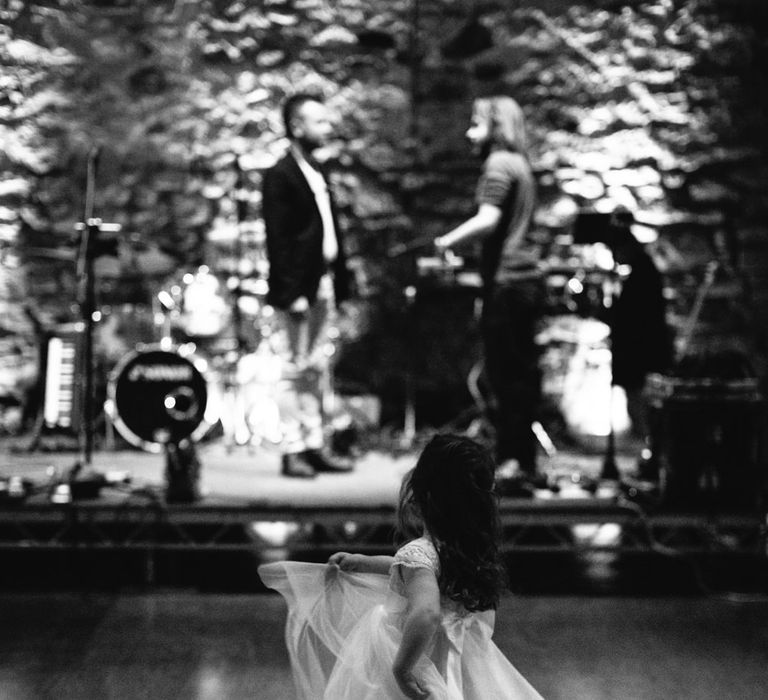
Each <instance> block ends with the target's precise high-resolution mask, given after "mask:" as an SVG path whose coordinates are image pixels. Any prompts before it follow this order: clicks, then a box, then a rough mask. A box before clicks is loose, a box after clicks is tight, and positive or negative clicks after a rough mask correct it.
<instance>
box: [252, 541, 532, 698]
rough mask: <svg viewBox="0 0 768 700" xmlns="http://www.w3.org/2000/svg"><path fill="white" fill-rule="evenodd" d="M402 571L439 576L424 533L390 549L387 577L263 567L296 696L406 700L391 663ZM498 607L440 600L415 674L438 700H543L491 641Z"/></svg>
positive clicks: (399, 624) (320, 567)
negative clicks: (280, 619)
mask: <svg viewBox="0 0 768 700" xmlns="http://www.w3.org/2000/svg"><path fill="white" fill-rule="evenodd" d="M403 567H409V568H426V569H429V570H430V571H432V572H433V573H434V574H435V576H437V574H438V567H439V559H438V556H437V551H436V550H435V547H434V545H433V544H432V542H431V541H430V540H429V539H428V538H426V537H421V538H419V539H416V540H413V541H412V542H409V543H408V544H406V545H405V546H403V547H401V548H400V549H399V550H398V552H397V554H396V555H395V558H394V562H393V564H392V567H391V569H390V572H389V576H386V575H382V574H359V573H346V572H342V571H340V570H339V569H338V568H337V567H334V566H327V565H325V564H305V563H301V562H278V563H275V564H265V565H263V566H261V567H259V575H260V576H261V579H262V581H263V582H264V584H265V585H266V586H268V587H270V588H274V589H275V590H277V591H278V592H279V593H280V594H281V595H282V596H283V597H284V598H285V600H286V602H287V604H288V619H287V623H286V629H285V640H286V644H287V646H288V654H289V656H290V660H291V669H292V672H293V678H294V683H295V685H296V692H297V695H298V697H299V698H300V699H301V700H320V699H321V698H323V699H325V700H389V699H390V698H391V699H393V700H394V699H397V700H402V699H403V698H405V696H404V695H403V694H402V692H401V691H400V689H399V688H398V687H397V684H396V683H395V679H394V676H393V674H392V665H393V663H394V660H395V655H396V654H397V650H398V648H399V646H400V641H401V639H402V629H403V622H404V613H405V609H406V599H405V597H404V587H403V579H402V571H401V569H402V568H403ZM494 617H495V616H494V612H493V611H486V612H480V613H469V612H467V611H466V610H465V609H464V608H463V607H461V606H459V605H457V604H455V603H453V602H452V601H448V600H443V602H442V620H441V624H440V627H439V629H438V632H437V633H436V634H435V636H434V637H433V640H432V642H431V645H430V648H429V650H428V654H427V655H425V656H424V657H423V658H422V661H421V662H420V663H419V664H417V677H418V678H419V680H420V681H421V682H422V683H423V685H425V686H426V687H427V688H428V689H429V691H430V698H434V699H435V700H502V699H503V700H541V696H540V695H539V694H538V693H537V692H536V691H535V690H534V689H533V687H532V686H531V685H530V684H529V683H528V681H526V680H525V678H523V676H522V675H521V674H520V673H519V672H518V671H517V670H516V669H515V667H514V666H512V664H511V663H510V662H509V661H508V660H507V659H506V657H505V656H504V655H503V654H502V653H501V651H500V650H499V649H498V647H497V646H496V645H495V644H494V643H493V641H492V640H491V634H492V633H493V625H494Z"/></svg>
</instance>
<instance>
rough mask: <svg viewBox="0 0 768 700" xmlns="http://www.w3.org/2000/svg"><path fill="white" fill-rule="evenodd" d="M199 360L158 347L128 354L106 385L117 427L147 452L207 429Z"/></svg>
mask: <svg viewBox="0 0 768 700" xmlns="http://www.w3.org/2000/svg"><path fill="white" fill-rule="evenodd" d="M198 365H200V366H202V363H201V361H200V360H198V361H197V362H195V360H194V358H193V357H191V356H186V357H183V356H182V355H179V354H177V353H175V352H170V351H168V350H162V349H154V348H149V349H143V350H137V351H135V352H133V353H131V354H129V355H127V356H126V357H125V359H124V360H123V361H122V362H121V363H120V364H118V365H117V367H115V369H114V371H113V373H112V375H111V377H110V381H109V386H108V400H107V411H108V413H109V415H110V417H111V418H112V422H113V423H114V425H115V428H117V431H118V432H119V433H120V434H121V435H122V436H123V437H124V438H125V439H126V440H127V441H128V442H130V443H131V444H133V445H136V446H137V447H141V448H142V449H144V450H147V451H149V452H161V451H162V449H163V445H164V444H165V443H168V442H173V443H176V444H178V443H179V442H180V441H181V440H184V439H185V438H191V439H192V440H196V439H199V438H200V437H202V436H203V435H204V434H205V432H206V431H207V430H208V428H209V426H208V425H207V423H205V413H206V408H207V406H208V389H207V382H206V379H205V377H204V376H203V374H202V372H201V370H200V369H199V368H198Z"/></svg>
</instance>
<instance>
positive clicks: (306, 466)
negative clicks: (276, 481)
mask: <svg viewBox="0 0 768 700" xmlns="http://www.w3.org/2000/svg"><path fill="white" fill-rule="evenodd" d="M305 455H306V453H304V452H299V453H296V454H284V455H283V460H282V461H283V468H282V474H283V476H292V477H296V478H298V479H313V478H314V477H316V476H317V472H315V468H314V467H313V466H312V465H311V464H310V463H309V461H308V460H307V459H306V456H305Z"/></svg>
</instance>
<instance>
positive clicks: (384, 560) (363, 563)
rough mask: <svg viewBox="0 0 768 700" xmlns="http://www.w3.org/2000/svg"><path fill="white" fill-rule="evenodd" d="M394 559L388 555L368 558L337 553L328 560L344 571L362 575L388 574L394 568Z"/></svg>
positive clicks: (361, 555)
mask: <svg viewBox="0 0 768 700" xmlns="http://www.w3.org/2000/svg"><path fill="white" fill-rule="evenodd" d="M392 560H393V558H392V557H389V556H386V555H383V554H382V555H377V556H367V555H365V554H349V553H348V552H336V554H333V555H331V557H330V558H329V559H328V563H329V564H335V565H336V566H338V567H339V568H340V569H341V570H342V571H349V572H357V573H361V574H388V573H389V567H390V566H392Z"/></svg>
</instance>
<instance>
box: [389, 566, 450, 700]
mask: <svg viewBox="0 0 768 700" xmlns="http://www.w3.org/2000/svg"><path fill="white" fill-rule="evenodd" d="M403 579H404V581H405V595H406V598H407V599H408V608H407V610H406V615H405V624H404V626H403V640H402V642H401V643H400V648H399V649H398V650H397V655H396V656H395V663H394V666H393V667H392V672H393V673H394V675H395V680H396V681H397V685H398V686H399V687H400V690H401V691H402V692H403V693H404V694H405V695H406V696H407V697H409V698H419V699H421V698H427V697H429V691H428V690H427V689H426V688H425V687H424V686H423V685H421V683H420V682H419V679H418V678H417V677H416V676H415V675H414V672H413V670H414V667H415V665H416V662H417V661H418V660H419V658H421V656H422V655H423V654H424V651H425V650H426V648H427V645H428V644H429V642H430V640H431V639H432V636H433V635H434V633H435V630H436V629H437V626H438V625H439V624H440V589H439V588H438V586H437V579H436V578H435V575H434V573H433V572H432V571H430V570H429V569H409V568H404V569H403Z"/></svg>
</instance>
